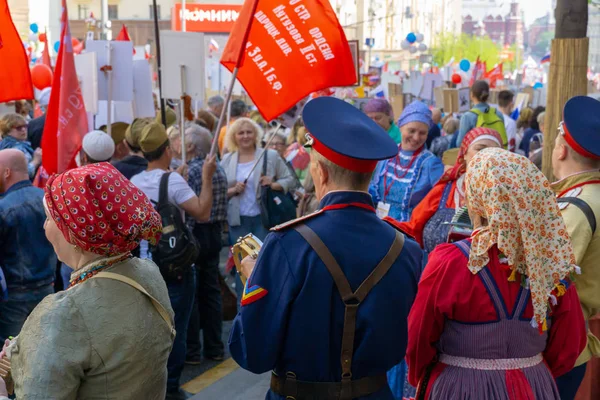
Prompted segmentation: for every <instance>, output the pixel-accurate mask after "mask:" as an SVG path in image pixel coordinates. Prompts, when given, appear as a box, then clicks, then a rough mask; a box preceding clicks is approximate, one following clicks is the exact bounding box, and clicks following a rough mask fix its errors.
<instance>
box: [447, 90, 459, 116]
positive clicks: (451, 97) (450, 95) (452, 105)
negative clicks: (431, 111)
mask: <svg viewBox="0 0 600 400" xmlns="http://www.w3.org/2000/svg"><path fill="white" fill-rule="evenodd" d="M458 108H459V107H458V89H444V111H445V112H447V113H457V112H458Z"/></svg>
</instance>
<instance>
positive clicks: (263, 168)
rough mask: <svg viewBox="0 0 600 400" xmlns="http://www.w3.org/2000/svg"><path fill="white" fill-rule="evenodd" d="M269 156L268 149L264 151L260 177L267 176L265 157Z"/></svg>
mask: <svg viewBox="0 0 600 400" xmlns="http://www.w3.org/2000/svg"><path fill="white" fill-rule="evenodd" d="M268 155H269V149H265V158H263V167H262V176H267V157H268Z"/></svg>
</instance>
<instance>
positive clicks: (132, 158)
mask: <svg viewBox="0 0 600 400" xmlns="http://www.w3.org/2000/svg"><path fill="white" fill-rule="evenodd" d="M152 121H153V120H152V118H136V119H134V120H133V122H132V123H131V125H129V126H128V127H127V129H125V136H124V140H123V141H122V143H123V144H124V145H125V146H126V147H127V149H128V151H129V155H128V156H126V157H125V158H123V159H122V160H119V161H116V162H113V165H114V166H115V168H116V169H117V170H118V171H119V172H120V173H122V174H123V175H124V176H125V177H126V178H127V179H131V177H132V176H134V175H137V174H139V173H140V172H142V171H145V170H146V168H147V167H148V161H146V159H145V158H144V155H143V154H142V149H141V148H140V144H139V138H140V134H141V133H142V129H144V127H145V126H146V125H148V124H150V123H152Z"/></svg>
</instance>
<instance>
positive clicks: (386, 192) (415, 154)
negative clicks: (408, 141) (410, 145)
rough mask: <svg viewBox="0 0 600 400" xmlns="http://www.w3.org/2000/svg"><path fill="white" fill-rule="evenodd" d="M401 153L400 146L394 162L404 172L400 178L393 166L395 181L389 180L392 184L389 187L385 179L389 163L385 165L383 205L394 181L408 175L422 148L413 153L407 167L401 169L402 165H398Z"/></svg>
mask: <svg viewBox="0 0 600 400" xmlns="http://www.w3.org/2000/svg"><path fill="white" fill-rule="evenodd" d="M401 151H402V145H400V146H399V147H398V155H396V157H395V158H394V160H395V162H396V166H398V167H400V168H402V169H403V170H404V173H403V174H402V175H401V176H398V168H397V167H396V166H394V176H395V177H396V179H394V178H391V181H392V182H391V183H390V184H389V185H388V177H387V168H388V165H389V161H388V162H387V163H386V165H385V172H384V174H383V202H384V203H385V199H386V197H387V196H388V194H390V191H391V190H392V186H394V183H396V180H397V179H402V178H404V177H405V176H406V174H408V172H409V171H410V169H411V168H412V165H413V163H414V162H415V160H416V159H417V157H418V156H419V154H421V151H423V147H421V148H420V149H419V150H417V151H415V152H414V154H413V155H412V157H411V158H410V162H409V163H408V165H407V166H406V167H403V166H402V164H400V152H401Z"/></svg>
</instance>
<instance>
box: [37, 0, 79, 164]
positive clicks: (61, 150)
mask: <svg viewBox="0 0 600 400" xmlns="http://www.w3.org/2000/svg"><path fill="white" fill-rule="evenodd" d="M62 10H63V12H62V18H61V25H62V27H61V35H60V41H61V43H62V44H61V46H60V49H59V51H58V58H57V61H56V70H55V71H54V79H53V81H52V96H50V104H48V112H47V114H46V125H45V126H44V134H43V136H42V150H43V153H44V157H43V166H44V169H45V170H46V172H47V173H48V174H50V175H51V174H54V173H59V172H63V171H65V170H67V169H69V168H74V167H76V166H77V165H76V163H75V156H76V155H77V152H79V149H80V148H81V141H82V138H83V135H85V134H86V132H87V130H88V122H87V114H86V112H85V107H84V104H83V97H82V95H81V88H80V87H79V81H78V79H77V73H76V72H75V58H74V56H73V41H72V39H71V30H70V29H69V20H68V16H67V5H66V0H62Z"/></svg>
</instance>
